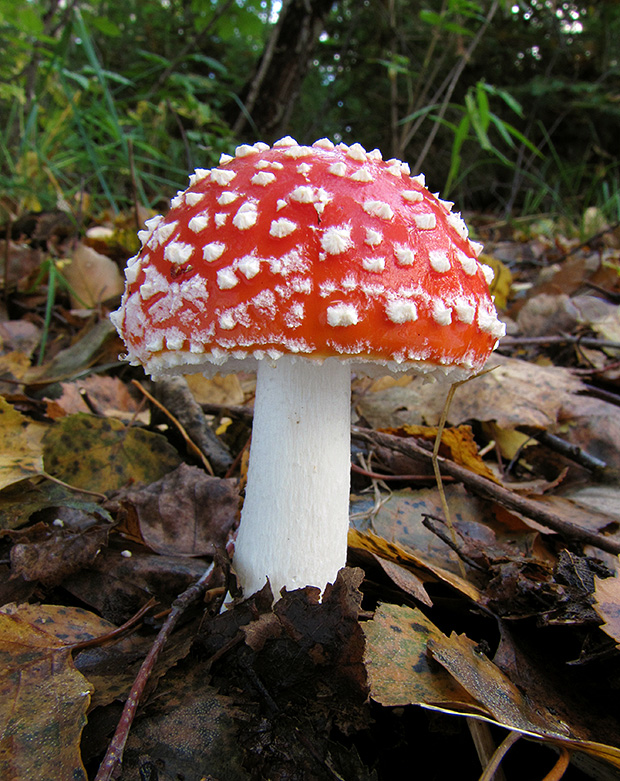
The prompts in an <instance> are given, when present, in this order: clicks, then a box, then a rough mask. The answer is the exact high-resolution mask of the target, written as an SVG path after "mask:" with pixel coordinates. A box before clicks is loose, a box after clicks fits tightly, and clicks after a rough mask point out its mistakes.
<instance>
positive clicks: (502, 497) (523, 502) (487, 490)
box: [351, 426, 620, 555]
mask: <svg viewBox="0 0 620 781" xmlns="http://www.w3.org/2000/svg"><path fill="white" fill-rule="evenodd" d="M351 433H352V435H353V436H354V437H355V438H356V439H362V440H364V441H365V442H372V443H373V444H375V445H380V446H381V447H386V448H389V449H390V450H397V451H399V452H400V453H404V454H405V455H408V456H417V457H420V456H423V457H424V458H428V459H429V460H430V459H431V458H432V453H431V452H430V451H429V450H426V448H423V447H421V446H420V445H418V444H416V443H415V442H414V441H413V440H412V439H406V438H404V437H397V436H394V435H393V434H385V433H383V432H380V431H373V430H371V429H365V428H360V427H358V426H353V427H352V429H351ZM437 459H438V461H439V463H440V464H441V471H442V472H443V473H445V474H447V475H450V476H451V477H454V478H455V479H456V480H458V481H459V482H462V483H465V485H467V486H468V487H469V488H471V489H472V490H474V491H475V492H476V493H478V494H481V495H482V496H484V497H486V498H487V499H492V500H494V501H496V502H498V503H499V504H501V505H503V506H504V507H507V508H508V509H509V510H513V511H514V512H518V513H522V514H523V515H525V516H527V517H528V518H531V519H532V520H533V521H536V522H537V523H540V524H541V525H542V526H546V527H548V528H549V529H553V531H556V532H558V533H560V534H562V535H564V536H565V537H568V538H569V539H574V540H577V541H579V542H582V543H587V544H588V545H593V546H594V547H595V548H599V549H600V550H604V551H608V552H609V553H613V554H615V555H618V554H619V553H620V542H617V541H616V540H612V539H610V538H608V537H604V536H603V535H602V534H596V533H595V532H591V531H588V530H587V529H582V528H580V527H579V526H576V525H575V524H574V523H569V522H568V521H564V520H563V519H562V518H560V517H559V516H558V515H556V514H555V513H552V512H550V511H549V510H547V509H546V508H544V507H543V506H541V504H540V503H539V502H535V501H533V500H531V499H526V498H525V497H523V496H519V494H517V493H515V492H514V491H511V490H510V489H509V488H504V486H502V485H499V484H497V483H494V482H493V481H492V480H489V479H487V478H486V477H482V476H481V475H477V474H475V473H474V472H470V471H469V469H466V468H465V467H464V466H460V465H459V464H455V463H454V461H449V460H448V459H446V458H443V457H442V456H438V457H437Z"/></svg>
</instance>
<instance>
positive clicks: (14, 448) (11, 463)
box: [0, 397, 48, 490]
mask: <svg viewBox="0 0 620 781" xmlns="http://www.w3.org/2000/svg"><path fill="white" fill-rule="evenodd" d="M47 430H48V426H46V425H44V424H43V423H36V422H34V421H31V420H29V419H28V418H27V417H25V416H24V415H22V414H21V412H18V411H17V410H16V409H15V408H14V407H13V406H11V404H9V403H8V401H6V400H5V399H4V398H2V397H0V490H1V489H3V488H6V487H7V486H9V485H13V483H18V482H19V481H20V480H25V479H27V478H29V477H34V476H35V475H39V474H41V473H42V472H43V448H42V444H41V443H42V440H43V436H44V435H45V433H46V432H47Z"/></svg>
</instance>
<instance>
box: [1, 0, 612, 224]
mask: <svg viewBox="0 0 620 781" xmlns="http://www.w3.org/2000/svg"><path fill="white" fill-rule="evenodd" d="M0 45H1V47H2V51H3V56H2V58H1V59H0V191H1V201H0V204H1V207H2V208H1V209H0V219H2V221H3V222H5V223H6V222H13V221H14V220H16V219H17V218H19V217H20V216H22V215H23V214H24V213H26V212H28V211H30V210H35V211H36V210H40V209H50V208H61V209H63V210H65V211H68V212H69V213H70V214H71V215H72V216H73V217H74V218H75V219H76V220H77V221H78V223H79V224H83V223H84V215H85V214H86V215H87V214H89V213H91V214H92V213H96V212H97V211H98V210H100V209H102V208H106V209H110V210H111V211H112V213H116V212H118V211H121V210H122V209H125V208H127V206H128V205H130V204H136V203H143V204H145V205H151V206H157V205H158V201H161V200H162V199H163V198H164V197H168V196H170V195H171V194H172V193H174V191H175V190H176V189H178V187H180V186H184V185H185V183H186V181H187V180H186V176H187V172H188V171H189V170H191V169H193V168H194V167H196V166H202V167H206V166H210V165H213V164H215V163H217V160H218V158H219V155H220V154H221V152H223V151H227V152H228V151H230V150H231V148H232V147H233V146H234V145H235V144H236V143H237V142H239V141H241V140H247V139H254V140H255V139H256V138H262V139H264V140H266V141H273V140H275V138H277V137H278V136H281V135H283V134H285V133H290V134H292V135H294V136H296V138H297V139H298V140H299V141H300V142H311V141H312V140H314V139H315V138H318V137H321V136H324V135H327V136H329V137H331V138H332V139H334V140H344V141H345V142H346V141H353V140H356V141H360V142H361V143H362V144H364V145H365V146H366V147H368V148H373V147H375V146H378V147H380V148H381V150H382V151H383V153H384V155H385V156H386V157H390V156H398V157H401V158H403V159H406V160H408V161H409V162H410V163H411V164H412V167H413V168H414V169H415V170H423V171H424V172H425V173H426V175H427V181H428V183H429V185H430V187H431V188H432V189H434V190H435V189H436V190H441V191H442V194H444V195H449V196H450V197H451V198H452V199H454V200H456V201H458V203H459V206H464V207H466V208H470V209H471V208H474V209H477V210H488V211H491V212H493V213H495V214H499V215H501V216H510V215H517V214H520V213H528V214H531V213H541V212H547V213H554V214H557V213H562V214H569V215H571V216H572V217H578V216H580V215H582V214H583V213H584V211H585V210H586V209H587V208H588V207H590V206H597V207H598V208H599V209H602V210H603V213H604V215H605V217H606V219H608V220H613V221H615V220H618V218H620V195H619V190H620V188H619V186H618V182H619V176H620V171H619V159H618V153H617V148H618V141H617V127H618V120H619V118H620V5H618V3H616V2H611V0H610V1H609V2H597V3H587V2H585V0H583V2H561V1H559V0H558V1H555V0H509V2H505V1H504V0H501V1H500V0H361V1H360V0H336V2H332V1H331V0H312V2H310V3H304V2H302V1H301V0H284V1H283V2H276V1H275V0H270V2H267V0H123V2H120V0H66V1H63V0H37V1H36V2H35V1H34V0H21V1H20V2H17V3H16V2H15V0H0ZM160 207H161V204H160Z"/></svg>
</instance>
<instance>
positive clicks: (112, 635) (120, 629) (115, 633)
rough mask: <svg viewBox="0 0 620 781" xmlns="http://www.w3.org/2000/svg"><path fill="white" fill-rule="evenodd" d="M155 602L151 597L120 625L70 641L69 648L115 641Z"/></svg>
mask: <svg viewBox="0 0 620 781" xmlns="http://www.w3.org/2000/svg"><path fill="white" fill-rule="evenodd" d="M156 604H157V600H156V599H155V598H154V597H151V599H149V601H148V602H146V604H144V605H143V606H142V607H141V608H140V610H138V612H137V613H135V614H134V615H133V616H132V617H131V618H130V619H129V620H128V621H125V623H124V624H122V625H121V626H117V627H116V629H113V630H112V631H111V632H106V633H105V634H104V635H97V637H91V638H90V639H88V640H80V641H79V642H77V643H72V644H71V645H70V646H69V648H70V649H71V650H72V651H82V650H83V649H84V648H92V647H93V646H100V645H103V643H110V642H115V641H116V640H120V639H121V638H122V637H124V636H125V634H127V632H128V631H129V630H130V629H133V627H134V626H135V625H136V624H137V623H139V622H140V621H141V620H142V618H143V617H144V616H145V615H146V614H147V613H148V612H149V610H151V608H153V607H154V606H155V605H156Z"/></svg>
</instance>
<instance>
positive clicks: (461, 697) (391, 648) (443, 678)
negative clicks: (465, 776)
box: [363, 604, 487, 713]
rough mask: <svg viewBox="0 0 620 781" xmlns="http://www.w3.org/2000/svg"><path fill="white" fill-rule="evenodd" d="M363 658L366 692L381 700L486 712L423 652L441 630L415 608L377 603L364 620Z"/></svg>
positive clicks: (383, 702)
mask: <svg viewBox="0 0 620 781" xmlns="http://www.w3.org/2000/svg"><path fill="white" fill-rule="evenodd" d="M363 630H364V636H365V638H366V651H365V653H364V661H365V664H366V670H367V672H368V682H369V686H370V696H371V697H372V699H373V700H375V702H378V703H380V704H381V705H385V706H389V707H396V706H402V705H422V706H424V707H430V708H437V709H443V710H446V711H448V712H450V713H453V712H455V711H456V712H461V711H466V712H469V713H487V711H486V709H485V708H481V707H478V706H477V703H476V701H475V700H474V698H473V697H471V696H470V695H469V694H468V693H467V691H466V690H465V689H464V688H463V687H462V686H461V685H460V684H459V683H457V681H456V680H455V679H454V677H453V676H452V675H450V674H449V673H447V672H446V671H445V670H444V669H443V668H442V667H441V666H440V665H439V664H437V663H436V662H434V661H433V659H432V658H430V657H429V655H428V653H427V645H428V642H429V639H430V638H431V637H435V636H439V635H441V632H440V631H439V629H437V627H436V626H435V625H434V624H433V623H432V622H431V621H429V619H428V618H426V616H425V615H424V614H423V613H422V612H421V611H420V610H418V609H417V608H411V607H407V606H406V605H389V604H382V605H379V607H378V608H377V610H376V611H375V614H374V616H373V618H372V620H371V621H366V622H365V623H364V625H363Z"/></svg>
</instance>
